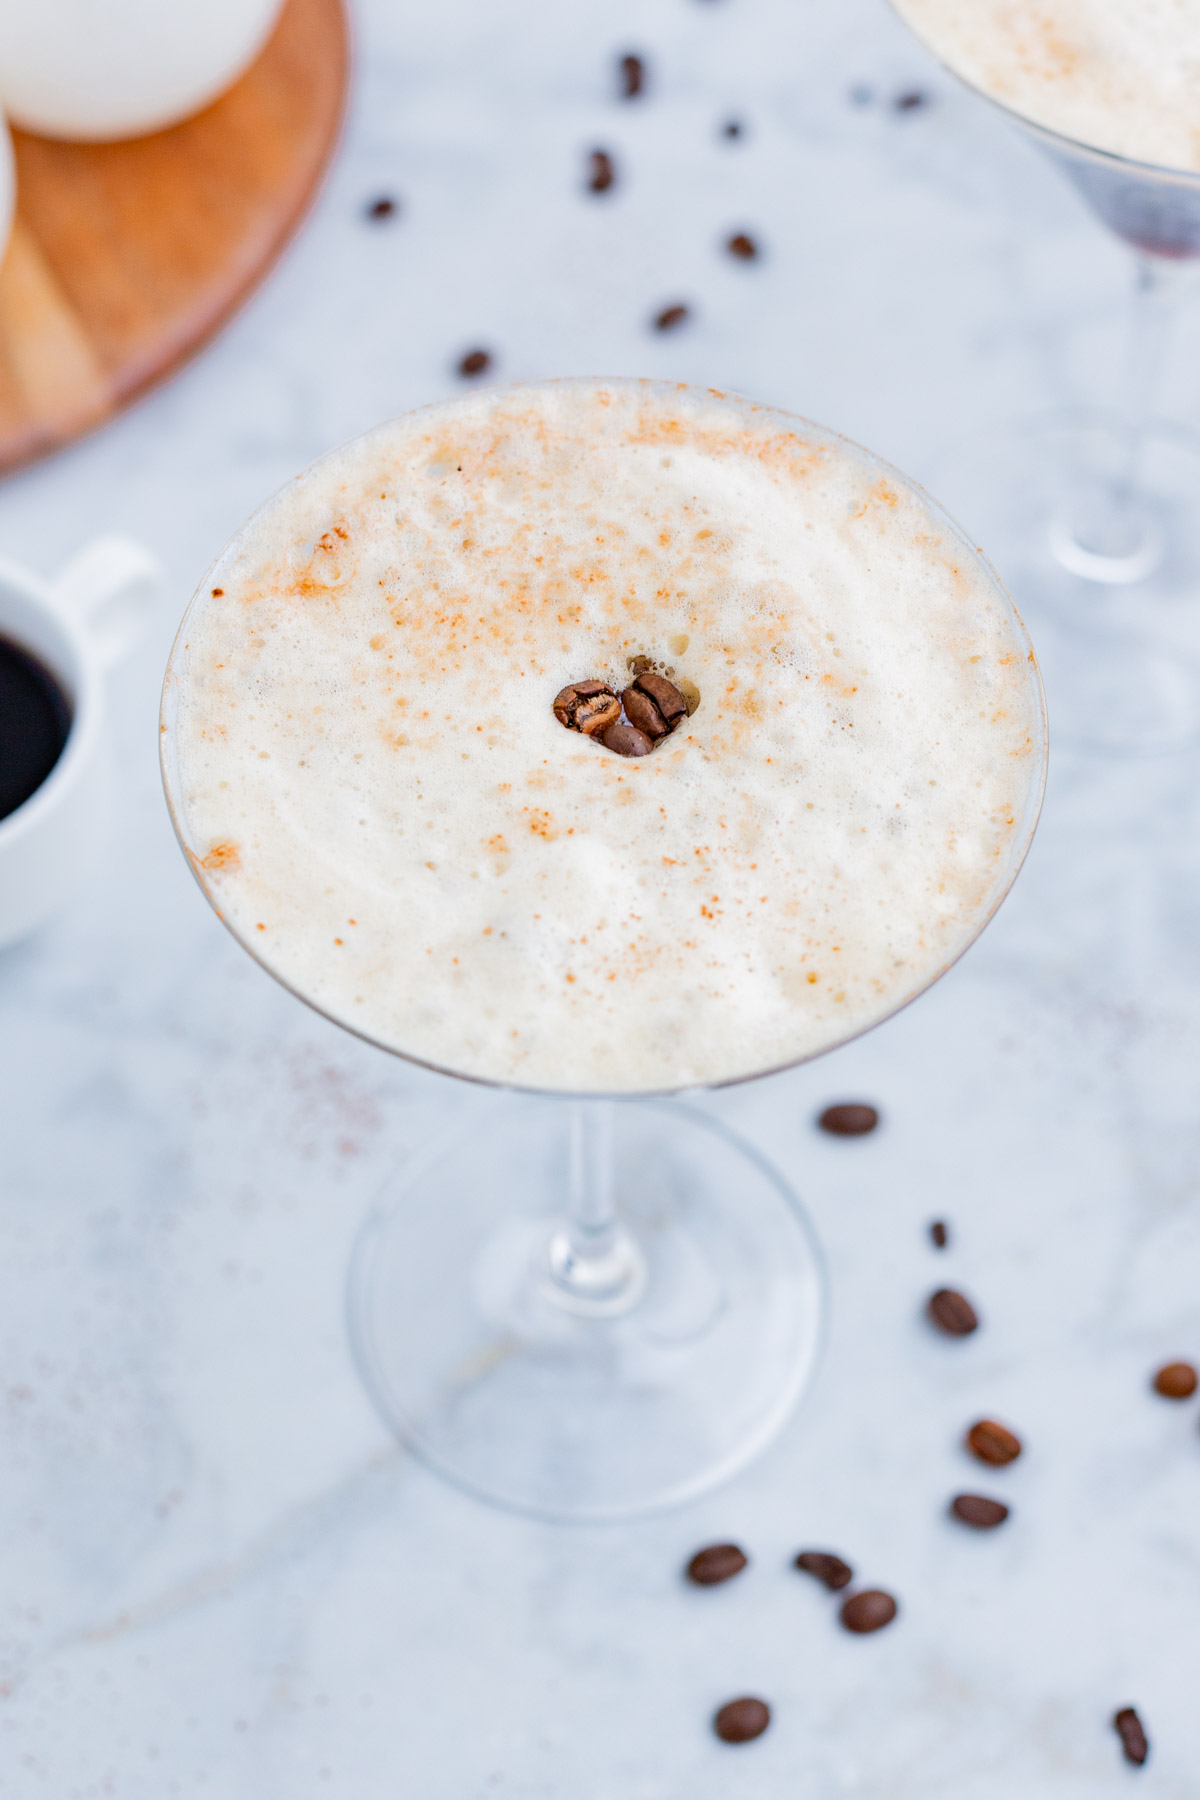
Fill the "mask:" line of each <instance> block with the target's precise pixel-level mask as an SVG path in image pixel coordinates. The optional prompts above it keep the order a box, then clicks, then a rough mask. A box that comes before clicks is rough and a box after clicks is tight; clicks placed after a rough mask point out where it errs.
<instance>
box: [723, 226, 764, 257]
mask: <svg viewBox="0 0 1200 1800" xmlns="http://www.w3.org/2000/svg"><path fill="white" fill-rule="evenodd" d="M725 248H726V249H727V250H728V252H729V254H730V256H736V257H739V258H740V259H741V261H742V262H753V261H754V259H755V257H756V256H757V255H758V245H757V244H756V243H755V241H754V239H753V238H752V237H750V236H749V235H748V234H747V233H746V232H744V231H738V232H735V233H734V235H733V237H731V238H730V240H729V242H728V243H727V244H726V246H725Z"/></svg>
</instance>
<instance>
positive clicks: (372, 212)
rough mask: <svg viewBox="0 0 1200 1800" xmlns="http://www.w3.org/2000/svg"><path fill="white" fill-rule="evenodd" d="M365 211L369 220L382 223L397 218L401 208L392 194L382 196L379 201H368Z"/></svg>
mask: <svg viewBox="0 0 1200 1800" xmlns="http://www.w3.org/2000/svg"><path fill="white" fill-rule="evenodd" d="M365 210H366V215H367V217H368V219H375V220H377V221H379V222H382V221H383V220H384V219H393V218H395V216H396V213H397V212H398V211H399V208H398V206H397V204H396V202H395V201H394V200H393V199H392V197H391V195H390V194H380V196H379V198H378V200H371V201H368V203H367V206H366V209H365Z"/></svg>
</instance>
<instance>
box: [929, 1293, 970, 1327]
mask: <svg viewBox="0 0 1200 1800" xmlns="http://www.w3.org/2000/svg"><path fill="white" fill-rule="evenodd" d="M925 1310H926V1312H927V1313H928V1314H929V1317H930V1318H931V1319H932V1321H933V1323H934V1324H935V1325H936V1326H937V1328H938V1330H939V1331H944V1332H945V1333H946V1335H947V1337H970V1335H971V1333H972V1332H973V1331H978V1330H979V1315H978V1314H977V1313H976V1311H975V1308H974V1307H973V1306H972V1305H971V1302H970V1301H969V1300H968V1299H967V1296H966V1295H965V1294H960V1293H958V1292H957V1291H956V1290H955V1289H954V1288H939V1289H938V1291H937V1293H936V1294H931V1295H930V1296H929V1304H928V1306H927V1307H926V1308H925Z"/></svg>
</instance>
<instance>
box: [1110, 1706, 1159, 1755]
mask: <svg viewBox="0 0 1200 1800" xmlns="http://www.w3.org/2000/svg"><path fill="white" fill-rule="evenodd" d="M1113 1729H1114V1730H1115V1732H1116V1734H1117V1736H1118V1737H1119V1738H1120V1740H1121V1748H1122V1750H1123V1751H1124V1752H1125V1761H1126V1762H1130V1763H1135V1764H1136V1765H1137V1767H1138V1768H1139V1769H1140V1768H1141V1766H1142V1764H1143V1763H1144V1762H1145V1760H1146V1758H1147V1757H1148V1756H1149V1754H1150V1743H1149V1739H1148V1738H1147V1737H1146V1732H1145V1729H1144V1727H1143V1725H1142V1721H1141V1720H1140V1719H1139V1718H1138V1716H1137V1714H1136V1713H1135V1712H1134V1710H1133V1708H1132V1706H1123V1707H1122V1708H1121V1710H1120V1712H1117V1713H1114V1714H1113Z"/></svg>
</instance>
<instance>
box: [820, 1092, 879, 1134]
mask: <svg viewBox="0 0 1200 1800" xmlns="http://www.w3.org/2000/svg"><path fill="white" fill-rule="evenodd" d="M878 1123H879V1114H878V1112H876V1110H875V1108H874V1107H873V1106H867V1105H866V1104H865V1103H864V1102H863V1101H861V1100H842V1101H839V1103H838V1104H837V1105H836V1106H827V1107H826V1108H825V1111H824V1112H823V1113H822V1114H821V1116H820V1118H819V1119H818V1120H817V1124H818V1125H819V1126H820V1127H821V1130H822V1131H827V1132H829V1134H830V1136H831V1137H865V1136H866V1134H867V1133H868V1131H874V1129H875V1127H876V1126H877V1125H878Z"/></svg>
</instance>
